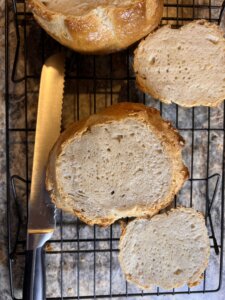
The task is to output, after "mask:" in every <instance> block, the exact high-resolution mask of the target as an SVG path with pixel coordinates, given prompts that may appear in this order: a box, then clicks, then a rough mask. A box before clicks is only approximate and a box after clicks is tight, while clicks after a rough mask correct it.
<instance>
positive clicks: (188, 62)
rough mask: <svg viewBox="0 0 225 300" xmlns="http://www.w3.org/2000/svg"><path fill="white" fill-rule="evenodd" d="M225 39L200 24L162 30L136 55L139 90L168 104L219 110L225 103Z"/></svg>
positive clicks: (211, 27)
mask: <svg viewBox="0 0 225 300" xmlns="http://www.w3.org/2000/svg"><path fill="white" fill-rule="evenodd" d="M224 65H225V38H224V32H223V31H222V29H220V28H219V27H218V26H217V25H215V24H211V23H209V22H207V21H204V20H200V21H195V22H191V23H189V24H187V25H184V26H183V27H181V28H180V29H172V28H171V27H170V26H163V27H162V28H160V29H159V30H157V31H155V32H154V33H153V34H150V35H149V36H148V37H147V38H146V39H145V40H143V41H142V42H141V43H140V44H139V46H138V48H137V49H136V51H135V57H134V70H135V73H136V79H137V85H138V86H139V87H140V89H141V90H142V91H144V92H146V93H148V94H150V95H151V96H152V97H154V98H156V99H160V100H161V101H163V102H165V103H171V102H174V103H176V104H179V105H181V106H186V107H192V106H198V105H204V106H217V105H218V104H219V103H220V102H222V101H223V100H224V99H225V72H224Z"/></svg>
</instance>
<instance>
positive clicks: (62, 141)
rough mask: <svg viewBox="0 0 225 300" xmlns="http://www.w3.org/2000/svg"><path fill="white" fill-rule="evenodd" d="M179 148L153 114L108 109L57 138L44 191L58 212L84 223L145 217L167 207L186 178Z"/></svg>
mask: <svg viewBox="0 0 225 300" xmlns="http://www.w3.org/2000/svg"><path fill="white" fill-rule="evenodd" d="M183 144H184V141H183V139H182V138H181V136H180V135H179V134H178V132H177V131H176V130H175V129H173V128H172V126H171V124H170V123H169V122H166V121H163V120H162V118H161V117H160V114H159V112H158V111H157V110H155V109H153V108H148V107H146V106H144V105H143V104H135V103H120V104H116V105H113V106H111V107H109V108H107V109H106V110H104V111H103V112H102V113H99V114H97V115H93V116H91V117H89V118H88V119H86V120H84V121H81V122H77V123H75V124H73V125H72V126H71V127H69V128H68V129H67V130H66V131H65V132H64V133H63V134H62V135H61V136H60V138H59V140H58V141H57V143H56V145H55V146H54V148H53V150H52V152H51V154H50V158H49V164H48V170H47V181H46V182H47V190H48V191H49V192H50V194H51V198H52V200H53V201H54V202H55V204H56V206H57V207H58V208H61V209H63V210H65V211H68V212H71V213H73V214H75V215H77V216H78V217H79V218H80V219H81V220H83V221H84V222H86V223H88V224H90V225H93V224H99V225H105V226H106V225H109V224H111V223H113V222H114V221H116V220H117V219H120V218H123V217H134V216H145V215H148V216H151V215H153V214H155V213H157V212H158V211H159V210H160V209H162V208H164V207H166V206H167V205H168V204H170V203H171V201H172V200H173V197H174V195H175V194H176V193H177V192H178V191H179V189H180V188H181V186H182V185H183V182H184V181H185V180H186V179H187V177H188V170H187V168H186V167H185V165H184V164H183V162H182V157H181V149H182V146H183Z"/></svg>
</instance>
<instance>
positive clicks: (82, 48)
mask: <svg viewBox="0 0 225 300" xmlns="http://www.w3.org/2000/svg"><path fill="white" fill-rule="evenodd" d="M27 1H28V3H29V7H30V8H31V10H32V12H33V14H34V17H35V19H36V20H37V22H38V23H39V24H40V25H41V26H42V27H43V28H44V29H45V30H46V31H47V32H48V33H49V34H50V35H51V36H52V37H53V38H55V39H56V40H57V41H58V42H60V43H61V44H63V45H65V46H67V47H69V48H71V49H74V50H76V51H79V52H84V53H95V54H103V53H104V54H105V53H110V52H115V51H119V50H121V49H124V48H127V47H128V46H130V45H131V44H133V43H134V42H136V41H138V40H139V39H141V38H142V37H144V36H146V35H147V34H148V33H149V32H151V31H152V30H153V29H155V28H156V27H157V26H158V24H159V22H160V19H161V17H162V14H163V0H125V1H121V0H113V1H109V0H96V1H94V0H85V1H80V0H45V1H44V0H27Z"/></svg>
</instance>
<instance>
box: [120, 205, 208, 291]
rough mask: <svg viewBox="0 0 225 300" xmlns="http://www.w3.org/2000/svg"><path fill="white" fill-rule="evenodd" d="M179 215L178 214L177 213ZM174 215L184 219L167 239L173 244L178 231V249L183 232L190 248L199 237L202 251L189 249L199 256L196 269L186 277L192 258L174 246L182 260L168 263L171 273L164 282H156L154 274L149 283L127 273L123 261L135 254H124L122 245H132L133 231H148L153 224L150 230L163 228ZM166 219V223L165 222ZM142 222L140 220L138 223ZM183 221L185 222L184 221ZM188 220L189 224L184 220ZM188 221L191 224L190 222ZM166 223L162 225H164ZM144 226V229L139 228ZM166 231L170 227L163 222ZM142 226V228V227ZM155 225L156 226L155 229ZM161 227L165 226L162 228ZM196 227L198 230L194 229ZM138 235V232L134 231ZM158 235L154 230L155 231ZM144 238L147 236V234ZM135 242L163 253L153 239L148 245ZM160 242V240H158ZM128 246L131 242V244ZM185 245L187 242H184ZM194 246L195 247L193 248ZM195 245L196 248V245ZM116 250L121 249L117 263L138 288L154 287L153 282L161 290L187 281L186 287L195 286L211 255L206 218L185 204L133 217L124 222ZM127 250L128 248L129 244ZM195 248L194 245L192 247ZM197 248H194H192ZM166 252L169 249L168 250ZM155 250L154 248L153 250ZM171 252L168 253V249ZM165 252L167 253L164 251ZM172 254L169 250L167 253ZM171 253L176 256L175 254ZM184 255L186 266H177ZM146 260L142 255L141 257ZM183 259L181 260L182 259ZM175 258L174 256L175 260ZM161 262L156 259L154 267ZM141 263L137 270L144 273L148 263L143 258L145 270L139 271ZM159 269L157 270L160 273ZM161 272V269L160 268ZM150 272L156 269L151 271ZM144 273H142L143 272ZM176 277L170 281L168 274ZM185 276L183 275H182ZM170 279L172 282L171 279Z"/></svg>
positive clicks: (183, 236) (179, 285) (130, 258)
mask: <svg viewBox="0 0 225 300" xmlns="http://www.w3.org/2000/svg"><path fill="white" fill-rule="evenodd" d="M179 215H180V216H179ZM176 216H177V217H178V218H182V219H181V220H183V228H182V224H181V225H180V227H177V232H175V233H173V232H171V233H170V240H171V242H172V243H173V244H176V242H177V241H176V240H175V238H174V236H173V235H175V236H176V235H177V233H178V232H180V234H178V235H177V236H178V237H179V240H178V242H179V243H181V244H180V248H181V249H183V248H182V247H183V246H184V244H183V243H182V239H183V241H185V239H186V235H187V236H188V239H189V240H190V242H191V244H189V247H190V249H191V247H192V246H193V245H194V244H195V243H196V240H195V239H196V238H197V239H199V240H200V241H201V243H202V244H201V251H202V252H201V254H200V253H195V252H194V253H192V252H191V250H190V252H191V253H190V255H192V256H193V257H201V259H200V260H199V261H198V265H197V266H196V268H195V270H192V271H193V274H190V275H189V276H187V274H185V272H186V270H185V268H186V269H188V267H189V262H190V264H191V263H192V258H191V256H190V257H189V256H188V254H187V253H186V252H184V253H183V252H182V250H181V249H176V251H177V252H176V253H177V255H178V256H181V259H180V260H179V258H178V259H177V264H176V265H175V266H174V265H173V263H172V265H171V270H170V272H171V274H167V280H166V282H165V281H164V282H162V281H161V282H158V279H156V277H154V276H152V280H149V281H148V282H146V281H144V282H143V278H142V276H137V274H136V275H135V274H131V273H128V270H127V266H126V265H127V262H126V263H125V262H124V259H125V258H127V259H128V262H129V260H130V262H131V263H132V262H133V259H134V257H135V253H133V257H132V255H131V254H130V253H126V254H125V253H124V251H125V247H127V244H128V243H129V242H131V244H132V239H135V238H133V237H132V234H134V231H135V230H138V232H139V231H142V232H143V230H145V232H146V234H147V230H148V227H152V228H155V229H153V232H154V231H155V230H156V231H157V230H159V231H160V230H163V226H164V225H165V224H167V223H165V222H167V221H168V220H169V219H171V217H172V218H173V217H175V219H176ZM185 216H187V217H188V216H189V217H188V218H189V220H191V221H188V219H187V220H186V219H185ZM175 219H173V222H175ZM164 221H165V222H164ZM141 222H143V223H141ZM185 222H186V223H185ZM187 222H189V223H187ZM190 222H191V223H190ZM157 223H159V224H160V227H158V226H156V225H157ZM164 223H165V224H164ZM142 226H143V227H145V229H143V228H142ZM165 226H166V227H165V228H166V230H168V232H169V230H170V228H169V227H167V225H165ZM141 228H142V229H141ZM156 228H157V229H156ZM165 228H164V229H165ZM196 228H197V229H196ZM137 234H138V233H137ZM156 234H157V233H156ZM138 236H139V237H140V235H139V234H138ZM163 236H164V237H165V231H163ZM149 237H150V241H152V239H154V237H153V236H152V237H151V236H149ZM146 238H147V236H146ZM199 240H198V241H197V243H199ZM133 242H134V243H136V244H137V243H138V245H139V246H140V247H142V246H143V247H148V249H149V252H151V250H152V247H155V246H156V249H155V251H156V254H158V253H160V251H162V252H163V249H164V248H163V247H162V245H161V243H160V245H161V246H159V245H155V243H154V242H153V243H152V244H148V245H144V243H145V242H146V240H145V241H143V242H142V243H141V242H140V241H137V240H134V241H133ZM161 242H162V241H161ZM130 246H131V245H130ZM186 246H187V245H186ZM165 247H166V246H165ZM195 248H196V247H195ZM197 248H198V247H197ZM119 249H120V253H119V261H120V265H121V268H122V270H123V272H124V274H125V276H126V279H127V280H128V281H130V282H131V283H134V284H136V285H137V286H138V287H140V288H141V289H151V288H153V286H154V285H158V286H160V287H161V288H163V289H172V288H178V287H181V286H182V285H184V284H188V286H189V287H192V286H196V285H198V284H200V282H201V280H202V274H203V272H204V270H205V269H206V267H207V265H208V262H209V256H210V241H209V237H208V233H207V228H206V226H205V220H204V216H203V214H202V213H200V212H198V211H196V210H194V209H193V208H186V207H178V208H174V209H170V210H169V211H167V212H165V213H163V214H158V215H155V216H153V217H152V218H136V219H135V220H133V221H130V222H129V223H128V224H127V225H124V224H123V226H122V234H121V236H120V242H119ZM129 249H130V247H129ZM193 249H194V247H193ZM195 250H196V249H195ZM168 251H169V250H168ZM185 251H187V249H185ZM153 252H154V251H153ZM168 253H170V252H168ZM165 255H166V253H165ZM170 255H171V253H170ZM174 255H176V254H175V253H174ZM185 256H186V258H185V260H186V264H187V265H186V264H185V265H179V264H180V263H181V260H182V258H184V257H185ZM144 259H145V258H144ZM152 259H153V262H154V261H155V259H156V257H152ZM185 260H184V261H185ZM175 261H176V259H175ZM170 262H172V259H170V261H169V263H170ZM159 263H160V262H156V264H157V266H158V265H159ZM166 263H168V261H166V257H164V262H163V264H166ZM141 264H142V262H140V261H139V262H138V270H137V272H139V273H142V272H143V273H144V272H145V271H144V270H148V267H150V266H148V263H147V261H146V263H145V264H144V269H143V270H141V268H140V265H141ZM163 264H162V265H161V267H160V269H162V268H163ZM174 267H175V269H176V270H177V271H178V272H175V273H174V274H173V271H174V270H173V268H174ZM182 268H184V269H182ZM159 271H160V270H158V272H159ZM161 271H162V270H161ZM153 272H155V271H154V270H153ZM142 275H143V274H142ZM174 275H175V277H176V276H177V279H175V280H174V281H172V280H170V279H171V276H174ZM184 277H185V278H184ZM170 281H171V282H170Z"/></svg>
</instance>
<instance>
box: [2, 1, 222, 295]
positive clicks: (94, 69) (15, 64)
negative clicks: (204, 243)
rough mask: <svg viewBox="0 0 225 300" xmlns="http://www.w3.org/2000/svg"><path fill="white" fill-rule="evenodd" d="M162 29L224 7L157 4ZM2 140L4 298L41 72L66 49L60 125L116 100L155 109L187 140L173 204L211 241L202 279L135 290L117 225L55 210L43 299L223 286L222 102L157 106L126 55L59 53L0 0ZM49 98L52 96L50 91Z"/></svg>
mask: <svg viewBox="0 0 225 300" xmlns="http://www.w3.org/2000/svg"><path fill="white" fill-rule="evenodd" d="M164 4H165V8H164V17H163V20H162V24H168V23H170V24H173V25H175V26H180V25H182V24H185V23H186V22H188V21H191V20H193V19H199V18H205V19H207V20H209V21H211V22H214V23H218V24H219V23H220V19H221V17H222V10H223V8H224V4H222V3H221V1H217V0H215V1H213V0H211V1H210V0H204V1H200V0H199V1H196V0H168V1H167V0H165V3H164ZM5 19H6V53H5V54H6V77H5V78H6V142H7V149H6V150H7V152H6V155H7V204H8V225H7V226H8V255H9V273H10V285H11V295H12V298H13V299H21V297H22V296H21V295H22V293H21V287H22V280H23V268H24V249H25V237H26V235H25V233H26V219H27V218H26V215H27V201H28V196H29V186H30V175H31V168H32V155H33V146H34V134H35V123H36V119H35V118H36V109H37V99H38V87H39V79H40V71H41V66H42V64H43V62H44V60H45V58H46V57H48V56H49V55H51V54H53V53H55V52H57V51H62V50H63V51H66V53H67V75H66V89H65V100H64V111H63V127H64V128H66V127H67V125H68V124H69V123H71V122H72V121H74V120H78V119H82V118H84V117H86V116H88V115H90V114H91V113H94V112H97V111H98V110H99V109H101V108H102V107H104V106H108V105H110V104H112V103H116V102H118V101H123V100H126V101H133V102H135V101H137V102H143V103H145V104H146V105H151V106H154V107H156V108H158V109H159V110H160V112H161V114H162V116H163V117H165V118H167V119H169V120H170V121H172V123H173V124H174V126H176V127H177V128H178V129H179V131H180V133H181V134H182V135H183V137H184V138H185V140H186V147H185V149H184V159H185V162H186V164H187V166H188V167H189V170H190V179H189V181H188V182H187V183H186V184H185V186H184V187H183V189H182V190H181V192H180V193H179V195H177V197H176V198H175V201H174V206H176V205H185V206H193V207H194V208H196V209H198V210H200V211H202V212H203V213H204V214H205V220H206V225H207V228H208V231H209V236H210V241H211V256H210V263H209V266H208V268H207V270H206V272H205V273H204V278H203V281H202V283H201V284H200V285H199V286H197V287H193V288H188V287H187V286H185V287H183V288H180V289H173V290H170V291H165V290H162V289H160V288H155V289H154V290H151V291H147V292H146V291H145V292H144V291H141V290H140V289H138V288H136V287H134V286H133V285H131V284H128V283H127V282H126V281H125V280H124V277H123V274H122V272H121V270H120V267H119V263H118V259H117V255H118V241H119V236H120V227H119V225H118V224H114V225H112V226H110V227H109V228H106V229H102V228H99V227H97V226H94V227H89V226H87V225H85V224H83V223H81V222H80V221H79V220H77V219H76V218H74V217H71V216H69V215H67V214H65V213H63V212H58V215H57V228H56V231H55V233H54V236H53V238H52V240H51V241H49V243H48V244H47V245H46V265H47V277H46V278H47V299H100V298H106V299H109V298H118V299H122V298H123V299H124V298H128V299H131V298H132V299H134V298H133V297H135V299H138V297H145V296H149V295H166V294H186V293H189V294H191V293H206V292H216V291H218V290H219V289H220V287H221V281H222V260H223V223H224V220H223V212H224V145H225V135H224V129H225V115H224V104H221V105H220V107H218V108H213V109H211V108H204V107H201V108H200V107H198V108H197V107H196V108H191V109H183V108H181V107H178V106H176V105H169V106H168V105H164V104H162V103H159V101H156V100H154V99H152V98H150V97H149V96H147V95H145V94H143V93H141V92H140V91H138V90H137V89H136V86H135V78H134V74H133V70H132V59H133V50H134V48H135V46H136V45H134V46H133V47H131V48H129V49H128V50H126V51H122V52H120V53H116V54H112V55H107V56H96V57H95V56H85V55H79V54H76V53H74V52H72V51H70V50H68V49H64V48H63V47H62V46H60V45H59V44H58V43H57V42H55V41H54V40H52V39H51V38H50V37H49V36H48V35H47V34H45V32H43V31H42V30H41V28H40V27H39V26H38V25H37V24H36V22H35V21H34V19H33V16H32V14H31V13H30V12H29V11H28V10H27V6H26V3H24V1H22V0H20V1H19V0H18V1H16V0H14V1H9V0H8V1H6V15H5ZM53 101H54V95H53Z"/></svg>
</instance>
